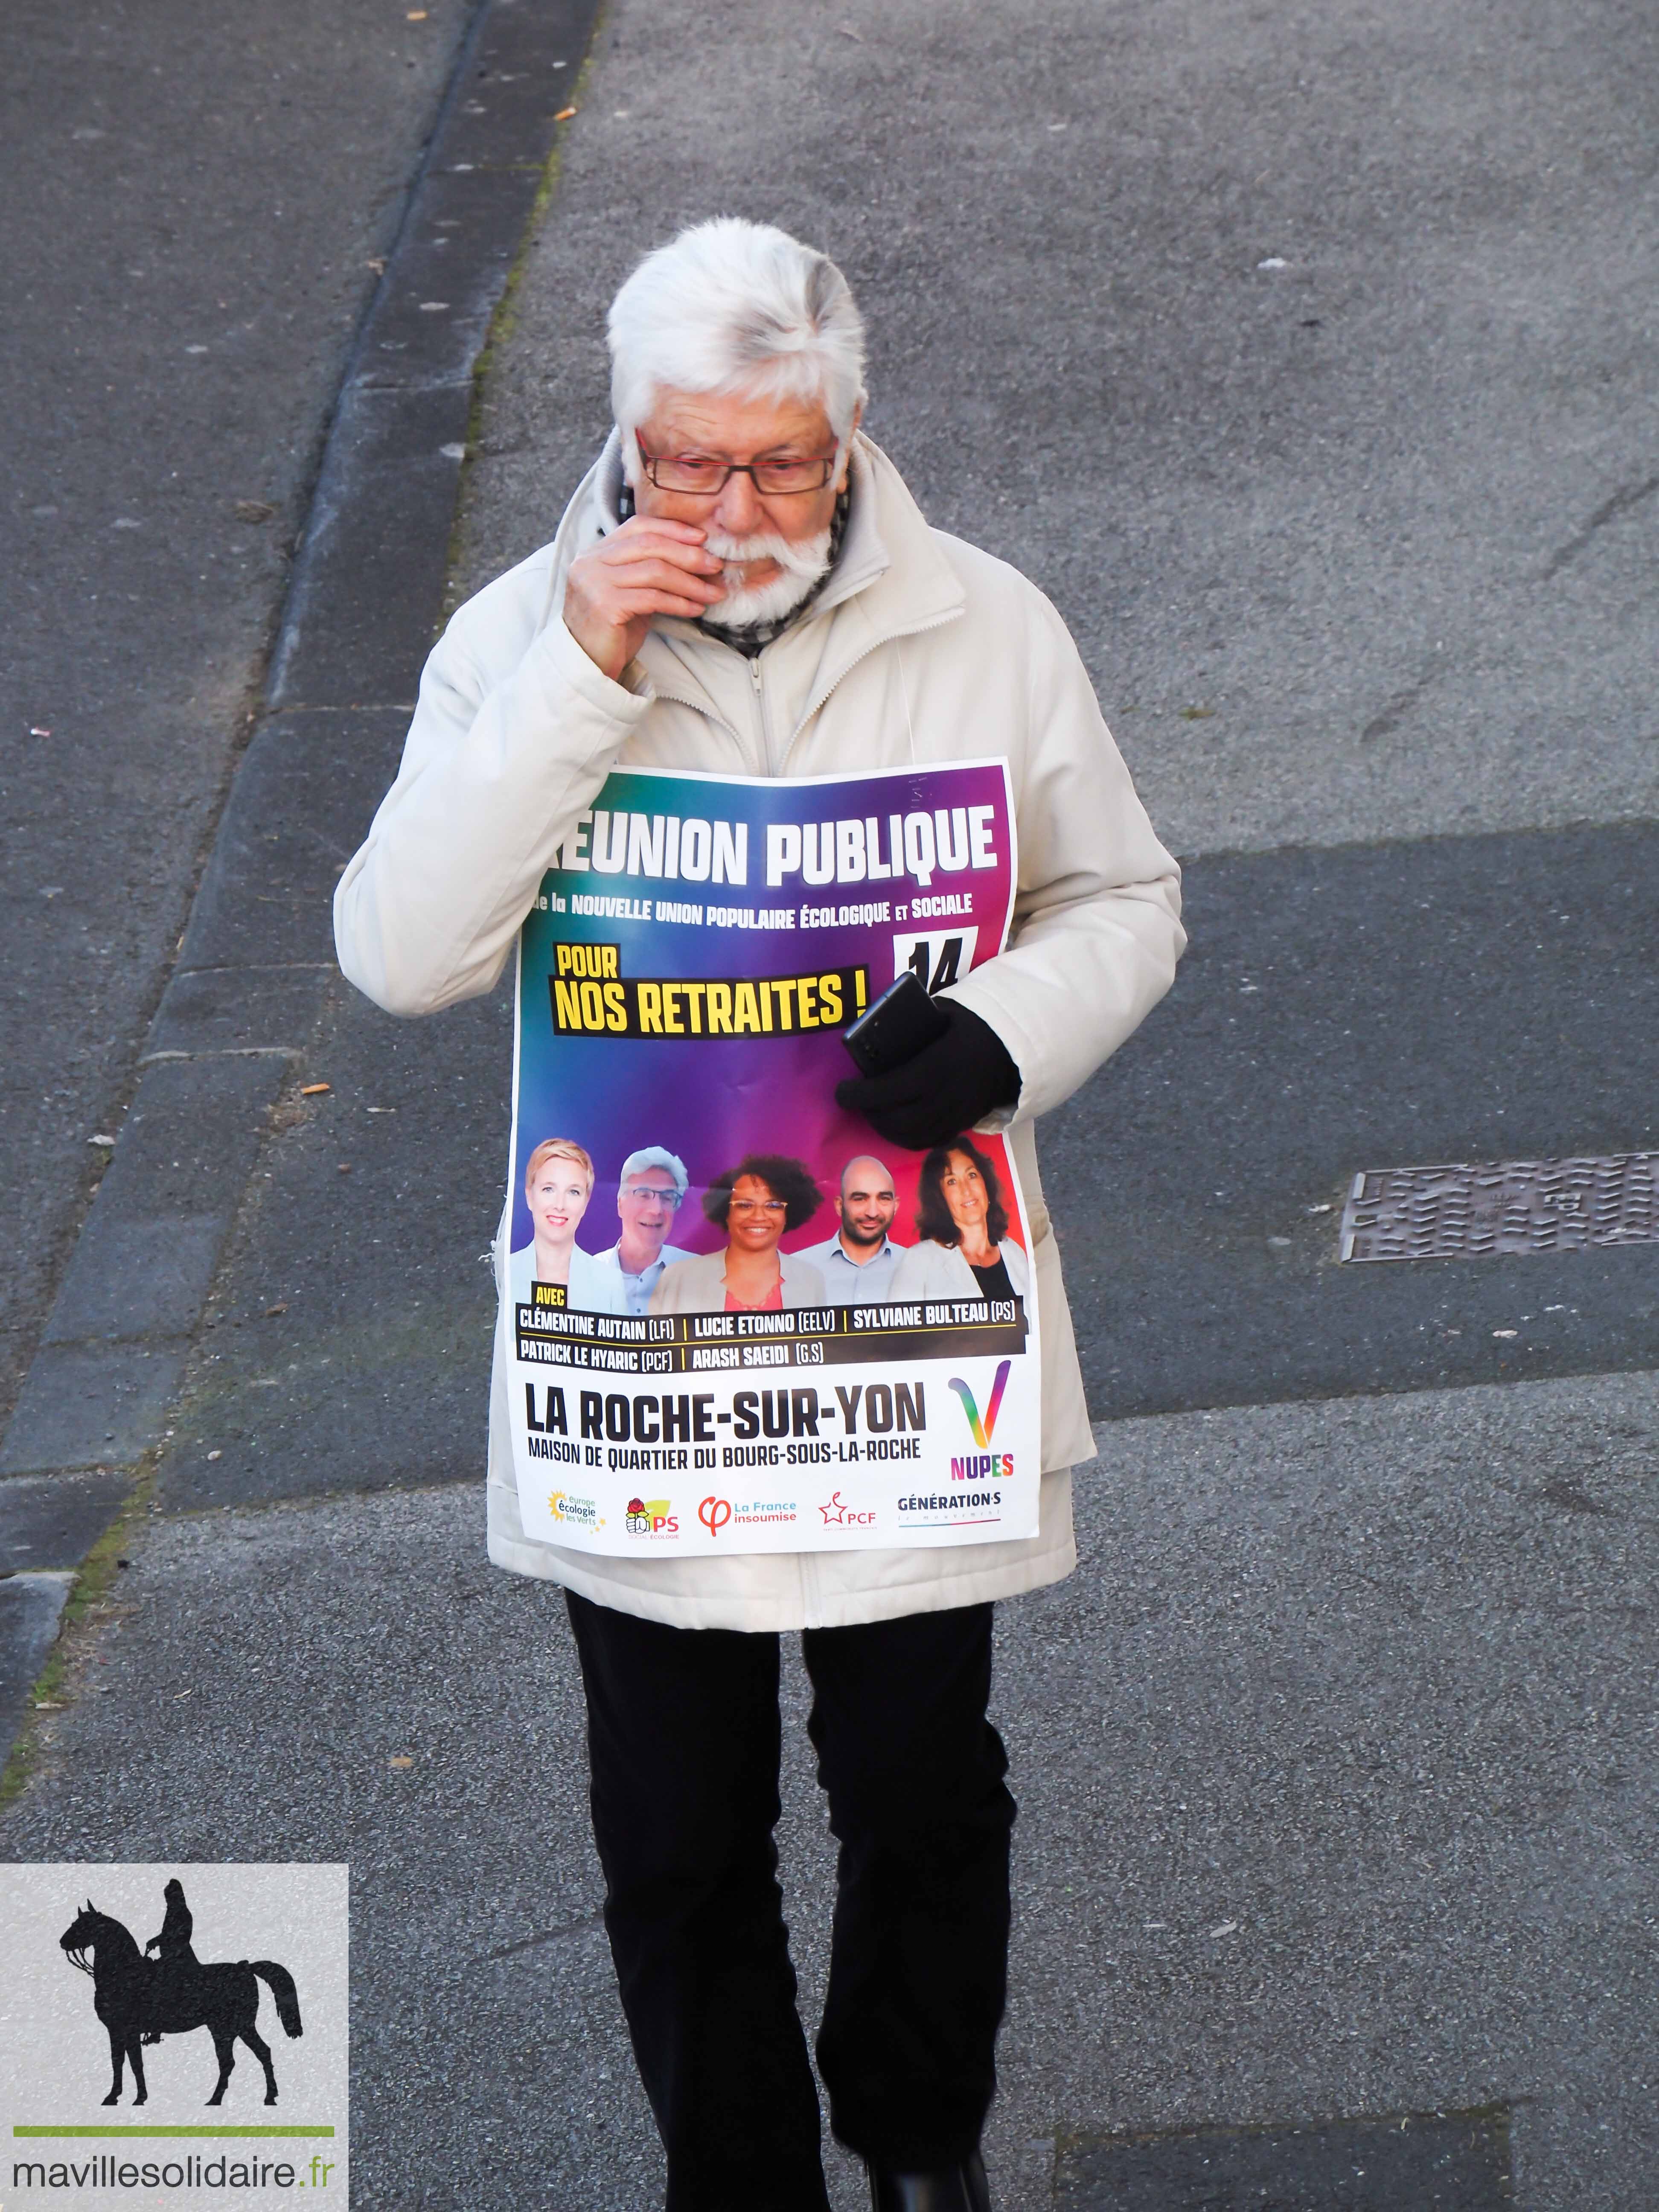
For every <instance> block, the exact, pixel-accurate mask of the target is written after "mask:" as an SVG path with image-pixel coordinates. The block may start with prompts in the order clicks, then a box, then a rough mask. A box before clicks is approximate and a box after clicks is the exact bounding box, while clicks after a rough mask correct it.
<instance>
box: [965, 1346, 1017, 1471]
mask: <svg viewBox="0 0 1659 2212" xmlns="http://www.w3.org/2000/svg"><path fill="white" fill-rule="evenodd" d="M1012 1364H1013V1363H1012V1360H1008V1359H1005V1360H1004V1361H1003V1362H1002V1364H1001V1365H1000V1367H999V1368H998V1369H997V1379H996V1381H995V1382H994V1383H993V1384H992V1385H991V1398H990V1403H989V1404H988V1405H987V1407H986V1408H985V1419H983V1420H981V1419H980V1417H979V1407H977V1406H976V1405H975V1403H974V1394H973V1392H972V1391H971V1390H970V1389H969V1388H968V1385H967V1384H966V1383H964V1382H963V1380H962V1377H961V1376H959V1375H953V1376H951V1389H953V1390H954V1391H955V1392H956V1394H957V1397H958V1398H960V1399H961V1401H962V1410H963V1413H965V1414H966V1415H967V1416H968V1426H969V1429H971V1430H972V1431H973V1437H974V1442H975V1443H976V1444H977V1445H978V1446H979V1448H980V1449H981V1451H988V1450H989V1449H990V1446H991V1438H992V1437H993V1436H994V1434H995V1432H996V1425H997V1414H998V1413H999V1412H1000V1409H1001V1406H1002V1394H1003V1392H1004V1391H1005V1390H1006V1389H1007V1387H1008V1370H1009V1368H1010V1367H1011V1366H1012Z"/></svg>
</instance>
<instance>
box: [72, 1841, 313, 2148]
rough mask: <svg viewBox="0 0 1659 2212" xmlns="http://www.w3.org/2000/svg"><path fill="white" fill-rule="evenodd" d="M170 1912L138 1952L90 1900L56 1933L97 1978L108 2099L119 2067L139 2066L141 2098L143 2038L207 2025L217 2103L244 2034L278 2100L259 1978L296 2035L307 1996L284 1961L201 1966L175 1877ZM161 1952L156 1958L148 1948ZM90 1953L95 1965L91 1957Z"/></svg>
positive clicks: (269, 2093)
mask: <svg viewBox="0 0 1659 2212" xmlns="http://www.w3.org/2000/svg"><path fill="white" fill-rule="evenodd" d="M162 1895H163V1896H164V1897H165V1898H166V1899H167V1911H166V1913H165V1914H164V1916H163V1917H162V1921H161V1928H160V1929H159V1930H158V1931H157V1933H156V1934H155V1935H154V1936H151V1937H150V1939H149V1942H148V1943H146V1944H145V1946H144V1948H143V1950H142V1951H141V1950H140V1949H139V1948H138V1946H137V1943H136V1942H134V1941H133V1938H132V1937H131V1935H130V1934H129V1933H128V1932H127V1930H126V1929H125V1927H123V1925H122V1924H121V1923H120V1922H119V1921H118V1920H116V1919H113V1918H112V1917H111V1916H110V1915H109V1914H108V1913H107V1912H100V1911H98V1909H97V1907H96V1906H95V1905H94V1904H93V1902H92V1900H91V1899H90V1898H88V1900H87V1902H86V1905H84V1907H83V1908H82V1911H80V1912H79V1913H78V1914H77V1915H76V1917H75V1919H74V1921H73V1922H72V1923H70V1926H69V1927H67V1928H66V1929H64V1932H63V1934H62V1935H61V1936H59V1937H58V1945H59V1948H61V1949H62V1950H63V1952H64V1955H65V1956H66V1957H67V1958H68V1960H69V1962H70V1966H77V1967H79V1969H80V1971H81V1972H82V1973H83V1974H90V1975H91V1977H92V1984H93V1990H94V1997H93V2009H94V2011H95V2012H96V2013H97V2015H98V2017H99V2019H100V2020H101V2021H103V2023H104V2027H105V2028H106V2031H107V2032H108V2035H109V2057H110V2069H111V2073H112V2081H111V2083H110V2092H109V2094H108V2096H107V2097H106V2098H105V2100H104V2102H105V2103H106V2105H118V2104H119V2103H120V2101H121V2067H122V2062H123V2060H124V2059H125V2062H126V2063H128V2064H130V2065H131V2068H132V2082H133V2088H134V2091H135V2094H134V2096H133V2100H132V2101H133V2103H134V2104H135V2105H142V2104H143V2103H144V2102H145V2101H146V2100H147V2099H148V2097H149V2091H148V2090H147V2089H146V2087H144V2061H143V2053H142V2051H141V2050H140V2045H141V2043H159V2042H160V2041H161V2038H162V2037H163V2036H164V2035H185V2034H188V2033H190V2031H191V2029H192V2028H197V2027H204V2028H206V2029H207V2031H208V2033H210V2035H211V2036H212V2038H213V2048H214V2051H215V2052H216V2055H217V2057H218V2060H219V2079H218V2081H216V2083H215V2084H214V2090H213V2094H212V2095H211V2096H210V2098H209V2099H208V2102H209V2104H210V2105H217V2104H222V2102H223V2100H224V2094H225V2084H226V2083H227V2082H228V2081H229V2079H230V2075H231V2069H232V2067H233V2066H234V2064H235V2063H236V2061H235V2055H234V2046H235V2043H236V2039H237V2038H238V2036H240V2038H241V2039H242V2041H243V2042H244V2043H245V2044H246V2045H247V2047H248V2049H249V2050H250V2051H252V2053H253V2055H254V2057H256V2058H257V2059H258V2062H259V2063H260V2065H261V2066H263V2067H264V2072H265V2102H266V2104H268V2105H274V2104H275V2103H276V2069H275V2068H274V2067H273V2066H272V2065H271V2063H270V2045H269V2044H268V2043H267V2042H266V2041H265V2039H264V2037H263V2036H262V2035H261V2034H260V2033H259V2031H258V2027H257V2026H256V2024H255V2023H256V2021H257V2020H258V2012H259V1983H260V1982H262V1981H263V1982H264V1984H266V1986H267V1987H268V1988H269V1990H270V1994H271V1996H273V1997H274V1998H275V1999H276V2016H277V2018H278V2019H279V2020H280V2021H282V2023H283V2028H284V2030H285V2031H286V2032H287V2033H288V2034H289V2036H295V2035H298V2034H299V2033H301V2029H300V1996H299V1991H298V1990H296V1989H295V1986H294V1977H293V1975H292V1974H290V1973H289V1971H288V1968H287V1967H286V1966H278V1965H277V1964H276V1961H275V1960H271V1959H255V1960H252V1962H250V1961H249V1960H246V1959H239V1960H237V1961H236V1963H235V1964H234V1966H233V1965H232V1964H231V1963H230V1961H229V1960H225V1961H224V1962H222V1964H220V1965H218V1966H203V1964H202V1963H201V1961H200V1960H198V1959H197V1956H196V1953H195V1950H194V1948H192V1945H191V1936H192V1935H193V1933H194V1923H193V1922H192V1920H191V1911H190V1907H189V1905H186V1904H185V1889H184V1884H183V1883H182V1882H181V1881H179V1880H178V1878H177V1876H175V1877H174V1878H173V1880H172V1881H169V1882H168V1883H167V1887H166V1888H165V1889H164V1890H163V1892H162ZM152 1951H154V1952H155V1953H156V1954H157V1955H156V1957H155V1960H151V1959H150V1958H149V1953H150V1952H152ZM88 1954H90V1963H88Z"/></svg>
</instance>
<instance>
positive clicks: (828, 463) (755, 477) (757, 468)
mask: <svg viewBox="0 0 1659 2212" xmlns="http://www.w3.org/2000/svg"><path fill="white" fill-rule="evenodd" d="M635 442H636V443H637V441H635ZM839 459H841V448H840V447H839V446H837V447H836V449H835V451H834V452H833V453H801V454H799V455H792V456H791V457H790V459H788V460H787V461H715V460H712V459H711V460H710V461H709V462H708V466H709V467H711V468H718V469H720V470H721V471H724V473H723V474H722V475H721V477H720V482H719V483H713V484H697V485H687V484H673V483H664V482H663V480H662V478H661V477H659V475H658V474H657V471H658V470H659V468H662V467H665V466H666V467H670V468H672V467H673V466H675V465H677V464H680V465H683V460H684V457H683V456H682V455H680V454H678V453H647V451H646V449H645V447H643V446H641V447H640V460H641V464H642V465H643V467H644V469H645V473H646V475H647V477H649V478H650V479H651V482H652V483H653V486H654V487H655V488H656V489H657V490H658V491H667V492H677V493H678V495H680V496H681V497H682V498H683V499H714V498H716V497H718V495H720V493H721V492H723V491H724V490H725V489H726V486H727V484H729V483H731V481H732V477H748V479H749V481H750V483H752V484H753V485H754V487H755V490H756V493H757V496H758V497H760V498H762V499H798V498H799V497H800V495H802V493H804V492H813V491H822V490H823V488H824V486H825V485H826V484H827V483H829V479H830V477H832V476H833V475H834V474H835V471H836V462H837V461H838V460H839ZM800 461H813V462H816V463H817V464H818V465H819V466H820V467H821V468H822V469H823V475H822V476H821V477H819V478H818V480H817V483H807V484H789V485H787V486H783V487H777V486H773V487H769V486H767V485H766V484H764V483H762V481H761V475H762V471H763V470H766V469H773V468H793V467H795V466H796V465H797V464H798V463H799V462H800Z"/></svg>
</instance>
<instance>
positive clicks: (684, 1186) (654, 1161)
mask: <svg viewBox="0 0 1659 2212" xmlns="http://www.w3.org/2000/svg"><path fill="white" fill-rule="evenodd" d="M647 1168H666V1169H667V1170H668V1172H669V1174H670V1175H671V1176H673V1178H674V1188H675V1189H676V1190H677V1191H678V1193H679V1194H680V1196H681V1197H682V1198H684V1196H685V1194H686V1191H687V1190H688V1189H689V1188H690V1181H691V1178H690V1176H688V1175H687V1174H686V1172H685V1162H684V1160H683V1159H681V1158H679V1156H678V1153H675V1152H665V1150H664V1149H663V1147H662V1146H660V1145H647V1146H645V1147H644V1148H643V1150H642V1151H640V1152H630V1153H629V1155H628V1158H626V1159H625V1160H624V1161H623V1164H622V1173H621V1174H620V1175H619V1176H617V1189H618V1190H622V1189H623V1188H626V1186H627V1182H628V1178H629V1176H636V1175H643V1174H644V1173H645V1171H646V1170H647Z"/></svg>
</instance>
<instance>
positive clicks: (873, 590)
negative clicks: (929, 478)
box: [543, 429, 967, 725]
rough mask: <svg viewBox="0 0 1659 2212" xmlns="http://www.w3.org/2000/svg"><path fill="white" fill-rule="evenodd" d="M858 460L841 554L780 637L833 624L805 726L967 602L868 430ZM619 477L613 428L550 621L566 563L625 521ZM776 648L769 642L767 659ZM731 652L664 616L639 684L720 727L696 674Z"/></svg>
mask: <svg viewBox="0 0 1659 2212" xmlns="http://www.w3.org/2000/svg"><path fill="white" fill-rule="evenodd" d="M852 466H853V507H852V513H851V514H850V515H849V517H848V524H847V536H846V538H845V540H844V542H843V543H842V549H841V558H840V559H839V560H838V561H837V562H836V567H835V569H834V571H833V573H832V574H831V575H830V576H829V580H827V581H826V583H825V584H824V586H823V590H822V591H821V592H819V594H818V596H817V599H816V601H815V602H814V604H813V606H812V608H811V612H810V613H808V614H807V615H805V616H804V617H802V620H801V622H800V623H799V626H798V629H790V630H787V631H786V632H785V633H784V635H783V638H781V639H780V640H779V641H777V642H778V644H780V645H781V644H782V643H783V642H784V641H785V640H787V639H788V638H792V637H794V636H796V635H799V634H800V633H801V632H805V631H807V630H811V629H817V627H818V626H819V625H820V624H826V625H828V630H827V635H825V636H824V639H823V651H822V653H821V654H820V657H819V663H818V671H817V680H816V681H815V683H814V684H813V686H812V690H811V696H810V698H809V700H808V702H807V703H806V706H805V710H804V712H803V713H802V715H801V718H800V719H801V722H802V724H805V722H806V721H807V720H810V718H811V715H812V714H815V713H816V712H817V708H819V707H820V706H821V705H822V704H823V701H824V700H825V699H826V698H828V696H829V693H830V692H831V691H832V690H834V689H835V687H836V684H839V683H840V681H841V679H842V677H843V676H845V675H846V674H847V672H848V670H849V669H850V668H851V667H853V665H854V664H855V663H856V662H857V661H860V660H861V659H863V658H864V657H865V655H866V653H871V652H872V651H874V649H875V648H876V647H878V646H880V645H884V644H885V643H886V642H887V641H888V640H889V639H890V638H896V637H908V636H912V635H915V633H916V632H918V631H920V630H927V629H937V628H938V627H939V625H940V624H941V623H947V622H951V621H954V620H956V619H957V617H959V616H960V615H961V613H962V611H963V607H964V605H966V601H967V595H966V593H965V592H964V591H963V586H962V582H961V580H960V578H959V577H958V576H957V572H956V570H955V569H954V568H952V567H951V563H950V562H949V561H947V560H946V559H945V555H944V553H943V552H942V550H940V548H939V541H938V539H937V538H935V536H934V534H933V530H932V529H931V528H930V526H929V525H928V523H927V519H926V517H925V516H924V515H923V514H922V512H921V508H920V507H918V506H917V505H916V503H915V500H914V499H913V498H912V497H911V495H910V491H909V488H908V485H907V484H906V483H905V481H904V479H903V477H902V476H901V475H900V474H899V472H898V471H897V469H896V467H895V466H894V465H893V464H892V462H891V461H890V459H888V457H887V455H886V454H885V453H883V451H882V450H881V448H880V447H879V446H878V445H877V444H876V442H875V441H874V440H873V439H872V438H867V437H866V436H865V435H864V434H863V432H862V431H860V433H859V434H858V435H856V436H855V437H854V441H853V453H852ZM622 484H623V472H622V438H621V434H620V433H619V432H618V431H616V430H614V429H613V430H612V432H611V435H610V437H609V438H608V439H607V440H606V441H605V449H604V451H603V452H602V453H600V455H599V459H598V460H597V461H596V462H595V463H594V465H593V466H592V469H590V470H589V471H588V473H587V475H586V477H584V478H583V480H582V482H581V483H580V484H579V485H578V487H577V489H576V491H575V494H574V496H573V498H572V499H571V501H570V504H569V506H568V507H567V508H566V509H565V512H564V517H563V520H562V521H561V523H560V525H559V529H558V533H557V535H556V538H554V541H553V545H552V553H553V561H552V567H551V570H550V575H549V579H548V596H547V601H546V605H545V608H544V617H543V623H544V627H545V625H546V623H548V622H550V621H553V620H556V618H557V615H558V610H559V607H560V605H562V600H563V597H564V579H565V574H566V572H567V571H568V568H569V566H570V563H571V562H573V561H574V560H575V559H576V557H577V556H578V555H579V554H581V553H585V552H586V551H587V550H588V549H589V548H590V547H591V546H592V545H595V544H598V543H599V539H600V538H603V537H605V536H607V535H608V534H609V533H610V532H611V531H612V530H615V529H617V528H618V527H619V526H620V519H619V516H618V513H617V499H618V495H619V494H620V493H621V490H622ZM775 649H776V647H775V646H768V647H766V648H765V649H764V651H763V653H762V654H761V659H765V657H766V654H767V653H770V652H773V651H775ZM730 651H731V647H729V646H725V645H722V644H720V642H719V641H718V640H717V639H714V638H711V637H709V636H708V635H706V633H705V632H703V631H702V630H701V629H698V627H697V625H696V623H690V622H683V621H681V620H679V619H678V617H672V616H664V617H661V618H660V620H659V622H658V623H657V624H656V625H655V626H654V627H653V629H652V631H651V633H650V635H648V636H647V639H646V641H645V643H644V645H643V646H642V647H641V648H640V653H639V657H638V659H637V660H636V661H635V663H634V664H633V667H634V670H635V671H638V674H639V676H640V677H641V678H643V679H644V681H643V682H635V684H634V687H633V688H635V690H641V691H650V692H657V693H659V694H661V695H662V696H665V697H671V698H675V699H679V700H683V701H684V702H685V703H686V704H687V705H688V706H692V707H696V708H699V709H700V710H701V711H702V713H704V714H708V715H709V716H710V717H711V718H712V719H713V720H715V721H718V722H720V723H721V724H722V725H724V723H725V720H726V718H725V716H724V714H722V713H721V712H720V708H719V707H718V706H717V705H716V704H715V702H714V699H713V697H712V696H710V695H709V692H708V689H707V687H706V686H705V685H704V684H703V683H702V681H701V680H700V678H699V675H698V666H699V663H700V662H703V661H704V656H706V655H712V654H716V653H719V654H726V653H730ZM705 665H707V664H706V663H705Z"/></svg>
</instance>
